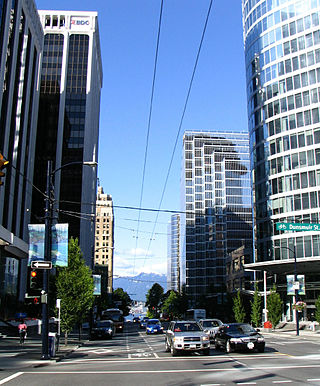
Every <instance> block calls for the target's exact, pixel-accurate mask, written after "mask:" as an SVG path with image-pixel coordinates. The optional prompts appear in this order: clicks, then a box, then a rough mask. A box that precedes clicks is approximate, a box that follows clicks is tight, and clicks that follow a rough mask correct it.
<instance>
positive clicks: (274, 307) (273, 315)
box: [267, 285, 283, 328]
mask: <svg viewBox="0 0 320 386" xmlns="http://www.w3.org/2000/svg"><path fill="white" fill-rule="evenodd" d="M282 304H283V301H282V300H281V298H280V295H279V294H278V293H277V292H276V286H275V285H273V288H272V289H271V291H270V295H269V296H268V297H267V309H268V319H269V320H270V322H271V323H272V327H273V328H275V327H276V326H277V324H278V323H279V322H280V319H281V315H282Z"/></svg>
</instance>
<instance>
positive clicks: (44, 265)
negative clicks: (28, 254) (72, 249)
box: [31, 261, 52, 269]
mask: <svg viewBox="0 0 320 386" xmlns="http://www.w3.org/2000/svg"><path fill="white" fill-rule="evenodd" d="M31 268H36V269H51V268H52V263H51V261H31Z"/></svg>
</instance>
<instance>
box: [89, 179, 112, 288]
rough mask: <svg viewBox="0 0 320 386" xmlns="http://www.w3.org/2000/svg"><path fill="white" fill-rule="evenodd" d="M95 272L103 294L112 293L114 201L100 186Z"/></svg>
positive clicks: (97, 206)
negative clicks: (98, 275) (99, 277)
mask: <svg viewBox="0 0 320 386" xmlns="http://www.w3.org/2000/svg"><path fill="white" fill-rule="evenodd" d="M94 249H95V250H94V272H95V273H97V274H100V275H101V292H102V293H108V294H111V293H112V288H113V253H114V215H113V201H112V197H111V196H110V195H109V194H105V193H104V192H103V188H102V187H101V186H98V195H97V202H96V229H95V247H94Z"/></svg>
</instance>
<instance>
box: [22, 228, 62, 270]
mask: <svg viewBox="0 0 320 386" xmlns="http://www.w3.org/2000/svg"><path fill="white" fill-rule="evenodd" d="M28 229H29V256H28V265H29V266H30V265H31V262H32V261H44V237H45V225H44V224H29V225H28ZM51 235H52V237H51V247H52V248H51V262H52V265H53V266H54V267H67V266H68V224H56V225H54V226H52V228H51Z"/></svg>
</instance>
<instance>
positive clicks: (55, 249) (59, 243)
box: [51, 224, 68, 267]
mask: <svg viewBox="0 0 320 386" xmlns="http://www.w3.org/2000/svg"><path fill="white" fill-rule="evenodd" d="M51 246H52V249H51V261H52V265H53V266H54V267H67V266H68V224H56V225H54V226H53V227H52V242H51Z"/></svg>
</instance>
